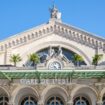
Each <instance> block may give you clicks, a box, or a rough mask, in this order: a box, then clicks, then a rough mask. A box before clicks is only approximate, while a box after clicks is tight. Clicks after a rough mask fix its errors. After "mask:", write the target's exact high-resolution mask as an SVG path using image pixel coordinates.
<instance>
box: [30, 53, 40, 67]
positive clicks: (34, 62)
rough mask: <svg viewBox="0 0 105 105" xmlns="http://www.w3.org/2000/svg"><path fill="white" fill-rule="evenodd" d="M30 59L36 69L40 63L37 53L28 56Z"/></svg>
mask: <svg viewBox="0 0 105 105" xmlns="http://www.w3.org/2000/svg"><path fill="white" fill-rule="evenodd" d="M28 59H29V61H31V62H32V63H33V66H34V67H35V69H36V66H37V64H38V63H39V62H40V58H39V56H38V55H37V54H35V53H32V54H30V55H28Z"/></svg>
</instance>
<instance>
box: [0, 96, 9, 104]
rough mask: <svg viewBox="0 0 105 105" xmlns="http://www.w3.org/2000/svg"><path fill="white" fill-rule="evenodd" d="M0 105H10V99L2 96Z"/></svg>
mask: <svg viewBox="0 0 105 105" xmlns="http://www.w3.org/2000/svg"><path fill="white" fill-rule="evenodd" d="M0 105H8V97H6V96H0Z"/></svg>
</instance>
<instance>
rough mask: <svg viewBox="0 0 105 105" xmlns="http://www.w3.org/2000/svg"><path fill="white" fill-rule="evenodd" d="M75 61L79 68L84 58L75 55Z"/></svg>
mask: <svg viewBox="0 0 105 105" xmlns="http://www.w3.org/2000/svg"><path fill="white" fill-rule="evenodd" d="M73 60H74V62H75V63H76V66H79V65H80V62H82V61H83V58H82V56H80V55H78V54H74V56H73Z"/></svg>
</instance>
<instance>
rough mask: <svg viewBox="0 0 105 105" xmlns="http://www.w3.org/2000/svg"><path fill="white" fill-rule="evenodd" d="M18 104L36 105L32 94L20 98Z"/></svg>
mask: <svg viewBox="0 0 105 105" xmlns="http://www.w3.org/2000/svg"><path fill="white" fill-rule="evenodd" d="M20 105H37V101H36V99H35V98H34V97H32V96H26V97H24V98H23V99H22V101H21V102H20Z"/></svg>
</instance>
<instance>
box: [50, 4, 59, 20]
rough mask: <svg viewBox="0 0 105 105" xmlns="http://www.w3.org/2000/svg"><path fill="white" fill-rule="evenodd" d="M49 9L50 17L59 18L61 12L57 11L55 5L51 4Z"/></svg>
mask: <svg viewBox="0 0 105 105" xmlns="http://www.w3.org/2000/svg"><path fill="white" fill-rule="evenodd" d="M49 10H50V17H51V18H52V19H59V20H60V19H61V13H60V12H59V11H58V9H57V8H56V7H55V5H53V7H52V8H50V9H49Z"/></svg>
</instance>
